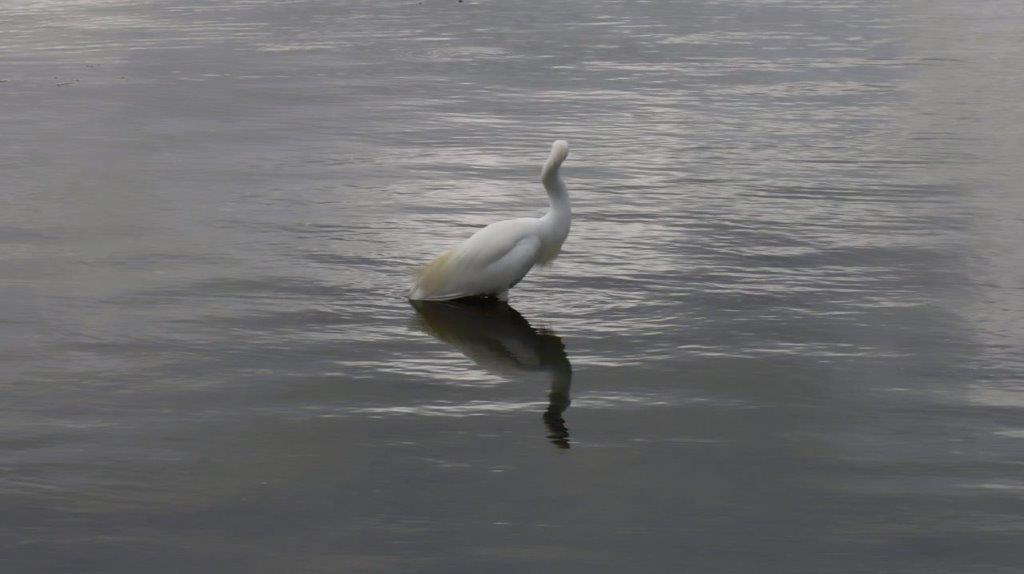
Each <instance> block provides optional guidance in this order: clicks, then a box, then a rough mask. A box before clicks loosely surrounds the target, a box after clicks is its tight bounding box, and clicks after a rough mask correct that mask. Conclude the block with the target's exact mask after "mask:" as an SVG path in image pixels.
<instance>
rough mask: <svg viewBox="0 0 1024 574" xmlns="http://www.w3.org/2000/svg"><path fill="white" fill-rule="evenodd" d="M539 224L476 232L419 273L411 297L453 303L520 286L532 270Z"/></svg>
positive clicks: (500, 225) (515, 223) (514, 222)
mask: <svg viewBox="0 0 1024 574" xmlns="http://www.w3.org/2000/svg"><path fill="white" fill-rule="evenodd" d="M536 229H537V220H536V219H529V218H522V219H509V220H506V221H499V222H497V223H493V224H491V225H488V226H487V227H485V228H483V229H481V230H480V231H477V232H476V233H474V234H473V236H472V237H470V238H469V239H467V240H466V241H465V242H463V243H462V244H461V245H459V246H457V247H454V248H452V249H449V250H448V251H446V252H444V253H443V254H441V256H439V257H438V258H437V259H435V260H434V261H432V262H430V264H428V265H427V266H426V267H425V268H424V269H423V271H422V272H421V273H420V277H419V280H418V281H417V284H416V287H415V288H414V289H413V292H412V294H411V296H412V297H413V298H417V299H453V298H457V297H465V296H469V295H479V294H481V293H483V292H487V291H489V290H491V288H492V285H494V286H499V285H501V284H502V283H503V282H505V283H506V286H505V287H502V289H504V288H507V286H508V284H512V283H515V282H518V280H519V279H522V277H523V276H524V275H526V272H528V271H529V270H530V268H531V267H533V264H534V261H535V259H536V254H537V250H538V249H539V248H540V240H539V239H538V238H537V235H536Z"/></svg>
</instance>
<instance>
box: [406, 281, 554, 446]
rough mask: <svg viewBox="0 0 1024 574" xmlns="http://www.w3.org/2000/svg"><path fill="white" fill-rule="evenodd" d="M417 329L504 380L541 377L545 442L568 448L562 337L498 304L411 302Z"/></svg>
mask: <svg viewBox="0 0 1024 574" xmlns="http://www.w3.org/2000/svg"><path fill="white" fill-rule="evenodd" d="M410 303H411V304H412V306H413V308H415V309H416V312H417V314H418V318H419V322H418V323H419V327H420V328H421V329H422V330H423V331H424V332H426V333H428V334H430V335H431V336H433V337H435V338H436V339H439V340H441V341H444V342H445V343H448V344H449V345H451V346H453V347H455V348H456V349H458V350H459V351H460V352H462V354H464V355H466V357H468V358H469V359H470V360H472V361H473V362H474V363H476V364H477V365H479V366H480V367H482V368H483V369H486V370H488V371H490V372H492V373H495V374H497V375H499V376H501V377H503V378H506V379H510V380H517V379H521V378H523V376H524V375H531V374H534V373H542V374H544V375H545V377H546V378H548V379H549V380H550V382H551V388H550V391H549V392H548V408H547V410H545V411H544V424H545V426H546V427H547V431H548V438H549V439H550V440H551V442H552V443H553V444H554V445H556V446H558V447H559V448H569V429H568V427H566V424H565V419H564V418H562V413H563V412H565V410H566V409H567V408H569V403H570V398H569V386H570V385H571V384H572V364H571V363H570V362H569V357H568V356H567V355H566V354H565V344H564V343H563V342H562V339H561V337H559V336H558V335H555V334H554V333H552V332H550V331H547V330H544V329H539V330H538V329H534V328H533V326H532V325H530V323H529V322H528V321H527V320H526V319H525V318H523V316H522V315H520V314H519V311H516V310H515V308H513V307H512V306H511V305H509V304H508V303H505V302H502V301H497V300H480V299H474V300H461V301H411V302H410Z"/></svg>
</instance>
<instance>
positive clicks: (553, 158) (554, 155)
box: [540, 140, 569, 178]
mask: <svg viewBox="0 0 1024 574" xmlns="http://www.w3.org/2000/svg"><path fill="white" fill-rule="evenodd" d="M567 157H569V142H567V141H565V140H557V141H555V143H553V144H551V155H549V156H548V161H546V162H544V169H542V170H541V172H540V175H541V178H547V177H548V175H549V174H553V173H555V172H556V171H557V170H558V167H559V166H561V165H562V162H564V161H565V158H567Z"/></svg>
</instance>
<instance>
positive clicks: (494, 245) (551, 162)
mask: <svg viewBox="0 0 1024 574" xmlns="http://www.w3.org/2000/svg"><path fill="white" fill-rule="evenodd" d="M568 155H569V144H568V143H566V142H564V141H562V140H558V141H556V142H555V143H553V144H552V145H551V155H550V156H548V160H547V162H545V163H544V167H543V168H542V169H541V172H540V180H541V182H542V183H543V184H544V189H546V190H547V192H548V198H549V199H550V200H551V208H550V209H549V210H548V212H547V213H546V214H544V216H543V217H540V218H535V217H521V218H518V219H508V220H505V221H499V222H497V223H492V224H491V225H488V226H487V227H485V228H483V229H481V230H480V231H477V232H476V233H474V234H473V235H472V236H471V237H470V238H469V239H467V240H466V241H464V242H463V243H462V244H461V245H458V246H456V247H453V248H452V249H449V250H448V251H445V252H444V253H442V254H441V255H440V256H438V257H437V259H434V260H433V261H431V262H430V263H429V264H427V266H426V267H424V268H423V270H422V271H421V272H420V274H419V278H418V279H417V280H416V284H415V285H413V287H412V289H411V290H410V291H409V299H412V300H414V301H446V300H450V299H459V298H462V297H474V296H494V297H497V298H498V299H501V300H507V299H508V290H509V289H510V288H512V287H513V286H514V285H515V284H516V283H519V281H520V280H522V278H523V277H525V276H526V274H527V273H529V272H530V269H532V268H533V267H534V266H535V265H545V264H548V263H551V262H552V261H554V259H555V257H558V252H559V250H561V248H562V243H564V242H565V238H566V237H567V236H568V235H569V224H570V221H571V220H572V210H571V209H570V207H569V193H568V191H566V188H565V182H563V181H562V176H561V175H560V174H559V167H561V165H562V162H563V161H565V158H566V157H567V156H568Z"/></svg>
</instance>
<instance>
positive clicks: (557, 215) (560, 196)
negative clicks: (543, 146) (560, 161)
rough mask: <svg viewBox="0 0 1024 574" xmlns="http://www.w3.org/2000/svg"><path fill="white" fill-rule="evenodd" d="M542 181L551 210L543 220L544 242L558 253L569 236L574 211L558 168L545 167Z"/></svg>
mask: <svg viewBox="0 0 1024 574" xmlns="http://www.w3.org/2000/svg"><path fill="white" fill-rule="evenodd" d="M541 181H542V182H543V183H544V189H546V190H547V192H548V199H549V200H550V201H551V209H549V210H548V212H547V213H546V214H545V215H544V217H542V218H541V223H542V226H543V230H544V242H545V243H547V244H549V245H547V246H546V247H547V249H548V250H551V249H553V250H554V251H556V252H557V250H558V249H559V248H560V247H561V246H562V242H563V241H565V238H566V236H567V235H569V224H570V222H571V220H572V209H571V207H570V206H569V192H568V191H567V190H566V187H565V182H564V181H562V176H561V175H560V174H559V173H558V166H557V165H555V166H551V165H545V166H544V171H542V172H541Z"/></svg>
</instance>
